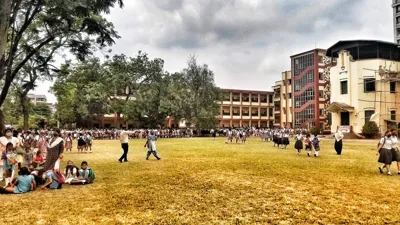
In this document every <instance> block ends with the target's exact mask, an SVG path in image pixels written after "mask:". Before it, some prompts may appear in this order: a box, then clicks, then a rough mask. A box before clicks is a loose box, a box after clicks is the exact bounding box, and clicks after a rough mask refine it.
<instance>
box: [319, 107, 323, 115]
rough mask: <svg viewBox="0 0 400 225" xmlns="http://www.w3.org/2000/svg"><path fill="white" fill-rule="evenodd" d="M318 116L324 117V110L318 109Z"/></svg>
mask: <svg viewBox="0 0 400 225" xmlns="http://www.w3.org/2000/svg"><path fill="white" fill-rule="evenodd" d="M319 116H320V117H321V116H324V110H323V109H320V110H319Z"/></svg>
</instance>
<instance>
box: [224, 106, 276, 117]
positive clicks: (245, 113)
mask: <svg viewBox="0 0 400 225" xmlns="http://www.w3.org/2000/svg"><path fill="white" fill-rule="evenodd" d="M249 110H250V109H242V116H250V112H249ZM268 111H269V114H268ZM222 115H224V116H230V115H231V114H230V110H222ZM251 115H252V116H268V115H270V117H272V115H273V108H268V109H261V111H260V114H258V109H253V110H251ZM232 116H240V109H233V110H232Z"/></svg>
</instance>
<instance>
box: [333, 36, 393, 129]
mask: <svg viewBox="0 0 400 225" xmlns="http://www.w3.org/2000/svg"><path fill="white" fill-rule="evenodd" d="M399 47H400V45H398V44H396V43H391V42H383V41H376V40H354V41H339V42H338V43H336V44H334V45H333V46H332V47H330V48H329V49H328V50H327V53H326V55H327V56H329V57H331V58H332V59H335V60H332V65H331V68H330V90H331V91H330V92H331V96H330V99H331V100H330V103H331V104H330V106H329V107H328V109H327V110H329V111H330V112H332V126H331V131H332V132H335V131H336V130H337V129H338V128H339V129H343V130H346V131H347V132H351V131H352V132H354V133H361V132H362V127H363V126H364V124H365V123H366V122H368V121H369V120H373V121H375V122H376V123H377V124H378V126H379V128H380V131H381V132H384V131H385V130H386V129H388V128H390V127H391V126H393V125H397V124H398V122H399V119H400V118H399V117H398V115H399V112H400V111H399V110H400V93H399V92H398V91H397V89H398V87H399V82H400V49H399Z"/></svg>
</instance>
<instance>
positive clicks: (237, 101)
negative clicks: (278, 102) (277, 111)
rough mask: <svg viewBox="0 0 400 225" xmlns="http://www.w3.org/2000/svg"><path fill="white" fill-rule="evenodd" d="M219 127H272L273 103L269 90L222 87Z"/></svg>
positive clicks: (271, 93)
mask: <svg viewBox="0 0 400 225" xmlns="http://www.w3.org/2000/svg"><path fill="white" fill-rule="evenodd" d="M223 91H224V92H225V96H224V99H223V102H222V104H221V109H220V111H221V113H220V123H219V127H263V128H265V127H272V126H273V123H274V113H273V110H274V103H273V95H274V93H273V92H271V91H250V90H233V89H223Z"/></svg>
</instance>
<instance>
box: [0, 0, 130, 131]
mask: <svg viewBox="0 0 400 225" xmlns="http://www.w3.org/2000/svg"><path fill="white" fill-rule="evenodd" d="M115 4H119V6H120V7H122V6H123V2H122V0H87V1H81V0H51V1H46V0H1V1H0V80H1V81H2V82H1V85H2V87H1V89H2V90H1V93H0V107H1V106H2V105H3V103H4V101H5V99H6V97H7V94H8V92H9V89H10V86H11V84H12V83H13V81H14V80H15V79H16V77H17V75H18V74H19V72H20V71H21V69H22V68H24V66H25V65H26V64H27V63H28V62H29V61H30V60H31V59H32V58H36V59H38V60H40V61H45V60H46V59H47V58H48V57H47V56H49V55H51V51H42V50H44V49H51V46H53V47H54V46H57V48H65V49H69V50H70V52H71V53H72V54H74V55H75V56H76V57H77V58H78V59H79V60H84V59H85V57H86V56H87V55H90V54H91V53H92V52H93V50H94V49H95V48H104V47H106V46H109V45H112V44H113V43H114V39H115V38H118V37H119V36H118V35H117V33H116V31H115V30H114V27H113V25H112V23H110V22H108V21H107V20H106V19H105V18H104V17H103V16H102V15H103V14H104V13H109V12H110V8H111V7H113V6H114V5H115ZM43 52H47V53H48V54H47V55H46V56H43V55H42V54H43ZM0 124H2V125H3V124H4V117H3V113H2V111H1V110H0Z"/></svg>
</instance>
